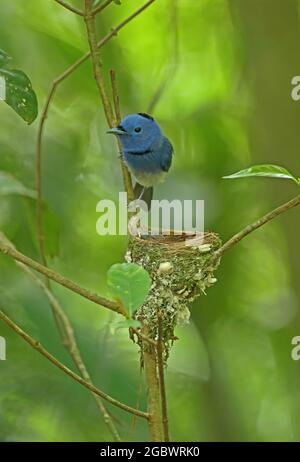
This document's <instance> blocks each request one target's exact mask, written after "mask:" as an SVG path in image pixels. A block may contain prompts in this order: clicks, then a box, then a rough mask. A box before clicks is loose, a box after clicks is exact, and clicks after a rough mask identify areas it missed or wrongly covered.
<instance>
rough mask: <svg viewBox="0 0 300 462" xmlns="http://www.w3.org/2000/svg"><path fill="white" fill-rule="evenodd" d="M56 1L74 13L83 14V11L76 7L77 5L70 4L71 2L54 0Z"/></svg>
mask: <svg viewBox="0 0 300 462" xmlns="http://www.w3.org/2000/svg"><path fill="white" fill-rule="evenodd" d="M54 1H55V2H56V3H59V4H60V5H62V6H63V7H64V8H66V9H67V10H69V11H72V13H75V14H78V15H79V16H83V11H81V10H79V9H78V8H75V6H72V5H69V3H67V2H65V1H64V0H54Z"/></svg>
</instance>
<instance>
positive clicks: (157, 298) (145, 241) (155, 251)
mask: <svg viewBox="0 0 300 462" xmlns="http://www.w3.org/2000/svg"><path fill="white" fill-rule="evenodd" d="M220 245H221V241H220V238H219V237H218V236H217V235H216V234H214V233H202V234H197V235H195V234H186V233H185V234H181V235H176V234H174V233H173V234H170V235H157V236H145V237H132V238H131V240H130V242H129V246H128V251H127V254H126V260H127V261H130V262H134V263H137V264H138V265H141V266H142V267H143V268H144V269H146V270H147V271H148V273H149V274H150V276H151V279H152V285H151V289H150V292H149V294H148V296H147V298H146V300H145V302H144V304H143V306H141V307H140V308H139V309H138V311H137V312H136V313H135V318H136V319H138V320H139V321H140V322H141V324H142V325H143V326H145V327H146V330H147V335H148V336H149V337H150V338H152V339H154V340H157V338H158V315H159V316H160V319H161V324H162V331H163V340H164V343H165V346H166V350H168V349H169V347H170V345H171V342H172V340H173V339H174V329H175V327H176V325H177V324H184V323H187V322H188V320H189V317H190V311H189V305H190V303H191V302H192V301H193V300H195V298H197V297H199V296H200V295H201V294H205V291H206V289H207V288H209V287H211V286H212V285H213V284H214V283H215V282H216V281H217V280H216V278H215V277H214V274H213V273H214V270H215V269H216V268H217V266H218V265H219V259H217V260H216V258H215V257H214V252H215V250H216V249H217V248H219V247H220ZM166 352H167V351H166Z"/></svg>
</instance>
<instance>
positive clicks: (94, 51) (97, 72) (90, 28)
mask: <svg viewBox="0 0 300 462" xmlns="http://www.w3.org/2000/svg"><path fill="white" fill-rule="evenodd" d="M84 20H85V24H86V30H87V36H88V41H89V45H90V52H91V58H92V63H93V70H94V77H95V80H96V83H97V87H98V90H99V94H100V98H101V100H102V104H103V109H104V113H105V117H106V120H107V123H108V125H109V127H113V126H114V125H115V118H114V114H113V111H112V107H111V103H110V100H109V97H108V94H107V91H106V87H105V80H104V75H103V70H102V63H101V60H100V53H99V48H98V45H97V35H96V23H95V17H94V15H93V0H85V13H84Z"/></svg>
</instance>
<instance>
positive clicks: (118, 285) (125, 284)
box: [107, 263, 151, 315]
mask: <svg viewBox="0 0 300 462" xmlns="http://www.w3.org/2000/svg"><path fill="white" fill-rule="evenodd" d="M107 284H108V287H109V289H110V292H111V294H112V296H114V297H115V298H116V299H118V300H121V302H122V303H123V305H124V306H125V308H127V310H128V312H129V314H130V315H132V313H133V312H134V311H135V310H137V309H138V308H139V307H140V306H141V305H142V304H143V302H144V301H145V298H146V297H147V295H148V292H149V289H150V286H151V278H150V276H149V274H148V273H147V271H146V270H145V269H144V268H142V267H141V266H139V265H136V264H135V263H117V264H115V265H112V266H111V267H110V268H109V270H108V272H107Z"/></svg>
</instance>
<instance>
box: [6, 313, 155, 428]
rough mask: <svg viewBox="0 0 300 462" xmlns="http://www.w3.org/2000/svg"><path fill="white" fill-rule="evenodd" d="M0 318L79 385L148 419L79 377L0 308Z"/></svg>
mask: <svg viewBox="0 0 300 462" xmlns="http://www.w3.org/2000/svg"><path fill="white" fill-rule="evenodd" d="M0 319H2V321H4V322H5V323H6V324H7V325H8V326H9V327H10V328H11V329H13V330H14V331H15V332H16V333H17V334H18V335H20V337H22V338H23V339H24V340H25V341H26V342H27V343H29V345H31V346H32V347H33V348H34V349H35V350H37V351H38V352H39V353H41V354H42V355H43V356H44V357H45V358H47V359H48V360H49V361H50V362H51V363H52V364H54V365H55V366H56V367H58V368H59V369H60V370H62V371H63V372H64V373H65V374H67V375H69V376H70V377H71V378H72V379H73V380H76V382H78V383H80V384H81V385H83V386H84V387H86V388H87V389H88V390H90V391H92V392H93V393H95V394H96V395H98V396H100V397H101V398H103V399H105V400H106V401H108V402H109V403H110V404H113V405H114V406H116V407H119V408H120V409H123V410H124V411H126V412H129V413H130V414H134V415H137V416H139V417H142V418H144V419H148V414H147V413H146V412H143V411H140V410H138V409H135V408H133V407H131V406H127V405H126V404H123V403H121V402H120V401H117V400H116V399H114V398H112V397H111V396H110V395H107V394H106V393H104V392H103V391H101V390H99V388H96V387H95V386H94V385H91V383H89V382H87V381H86V380H84V379H83V378H82V377H80V375H78V374H75V372H73V371H71V369H69V368H68V367H67V366H65V365H64V364H62V363H61V362H60V361H59V360H58V359H57V358H55V357H54V356H53V355H52V354H51V353H49V352H48V351H47V350H46V349H45V348H44V347H43V346H42V345H41V343H40V342H38V341H37V340H35V339H34V338H32V337H31V336H30V335H28V334H27V333H26V332H25V331H23V330H22V329H21V328H20V327H19V326H18V325H17V324H16V323H15V322H14V321H12V319H10V318H9V317H8V316H7V315H6V314H5V313H4V312H3V311H1V310H0Z"/></svg>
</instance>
